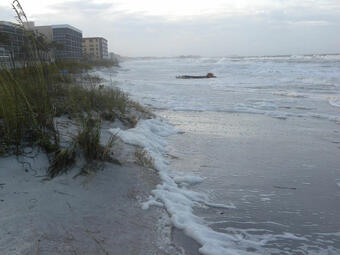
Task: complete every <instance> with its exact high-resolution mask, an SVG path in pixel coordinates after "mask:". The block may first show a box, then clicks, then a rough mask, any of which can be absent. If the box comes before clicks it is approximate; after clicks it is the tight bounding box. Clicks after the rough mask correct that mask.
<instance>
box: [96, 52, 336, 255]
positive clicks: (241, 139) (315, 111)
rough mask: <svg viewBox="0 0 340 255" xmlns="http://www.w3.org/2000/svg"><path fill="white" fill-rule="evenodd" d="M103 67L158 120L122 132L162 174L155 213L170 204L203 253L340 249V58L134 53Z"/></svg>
mask: <svg viewBox="0 0 340 255" xmlns="http://www.w3.org/2000/svg"><path fill="white" fill-rule="evenodd" d="M208 72H211V73H214V74H215V75H216V77H217V78H214V79H202V80H200V79H198V80H190V79H188V80H183V79H176V76H177V75H185V74H188V75H205V74H207V73H208ZM99 73H100V75H101V76H103V77H105V78H106V79H107V80H108V82H107V85H108V86H117V87H119V88H121V89H122V90H123V91H125V92H127V93H129V94H130V96H131V97H132V98H133V99H135V100H137V101H139V102H140V103H142V104H143V105H146V106H147V107H149V108H151V109H152V111H153V112H155V113H156V115H157V116H159V117H158V118H157V119H156V120H146V121H142V122H141V123H140V124H138V126H137V127H136V129H134V130H131V131H121V134H120V135H121V137H122V138H123V140H124V139H125V141H127V142H129V143H132V144H136V145H139V146H142V147H144V148H146V149H147V150H148V151H149V152H150V154H151V155H152V156H153V158H154V159H155V165H156V168H157V169H158V170H159V173H160V176H161V179H162V181H163V183H161V184H160V185H158V187H157V189H156V190H154V191H153V192H152V194H151V197H150V200H149V201H147V202H146V203H145V204H144V207H145V209H147V208H148V207H149V206H163V207H165V209H166V210H167V211H168V213H169V215H170V216H171V221H172V223H173V224H174V226H175V227H177V228H179V229H181V230H182V231H183V232H184V233H185V234H186V235H188V236H189V237H191V238H193V239H194V240H195V241H196V242H197V243H198V244H199V246H200V247H201V248H200V249H199V252H200V253H201V254H211V255H218V254H223V255H225V254H287V255H288V254H289V255H291V254H296V255H298V254H325V255H326V254H330V255H333V254H334V255H338V254H340V55H309V56H266V57H214V58H203V57H178V58H134V59H129V60H127V61H124V62H122V63H121V68H119V69H111V70H106V71H100V72H99ZM160 119H162V121H161V120H160Z"/></svg>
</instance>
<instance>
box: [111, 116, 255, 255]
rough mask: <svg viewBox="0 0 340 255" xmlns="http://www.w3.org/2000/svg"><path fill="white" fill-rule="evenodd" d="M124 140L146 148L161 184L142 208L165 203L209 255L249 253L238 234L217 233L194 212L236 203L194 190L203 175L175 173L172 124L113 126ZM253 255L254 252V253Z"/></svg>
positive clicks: (176, 221) (154, 121) (173, 218)
mask: <svg viewBox="0 0 340 255" xmlns="http://www.w3.org/2000/svg"><path fill="white" fill-rule="evenodd" d="M111 132H112V133H114V134H116V135H117V136H119V137H120V138H121V139H122V140H123V141H124V142H125V143H128V144H132V145H136V146H140V147H142V148H144V149H145V150H147V151H148V152H149V153H150V155H151V156H152V157H153V159H154V163H155V167H156V169H157V170H158V172H159V175H160V178H161V181H162V183H161V184H158V185H157V187H156V189H154V190H153V191H152V192H151V193H152V196H150V197H149V199H148V200H147V201H145V202H144V203H143V204H142V208H143V209H148V208H149V207H150V206H159V207H161V206H164V207H165V208H166V210H167V211H168V213H169V214H170V216H171V221H172V223H173V225H174V226H175V227H177V228H179V229H181V230H183V231H184V232H185V233H186V234H187V235H188V236H190V237H192V238H193V239H194V240H196V241H197V242H198V243H199V244H201V246H202V247H201V248H200V249H199V252H200V253H201V254H206V255H226V254H232V255H233V254H242V255H243V254H244V255H246V254H250V253H249V252H246V251H241V250H239V249H238V248H237V247H236V245H235V243H237V242H238V241H240V240H239V237H237V236H234V235H230V234H226V233H220V232H216V231H214V230H213V229H211V228H210V227H209V226H208V224H207V223H206V222H205V221H204V220H203V219H202V218H200V217H198V216H196V215H195V214H194V213H193V208H194V207H195V206H201V207H215V208H225V209H233V208H236V207H235V206H234V205H233V204H230V205H223V204H214V203H210V202H209V198H208V196H207V195H206V194H202V193H199V192H196V191H192V190H190V189H189V188H188V186H190V185H192V184H197V183H199V182H201V181H203V178H201V177H198V176H193V175H184V174H183V173H181V174H176V172H175V171H172V170H171V169H170V167H169V162H168V161H167V160H166V158H165V154H166V146H167V142H166V140H165V137H166V136H169V135H172V134H175V133H177V132H178V131H176V130H175V129H174V128H173V127H172V126H171V125H169V124H167V123H165V122H163V121H162V120H159V119H150V120H142V121H140V122H139V123H138V124H137V126H136V127H135V128H132V129H128V130H120V129H111ZM251 254H253V255H254V253H251Z"/></svg>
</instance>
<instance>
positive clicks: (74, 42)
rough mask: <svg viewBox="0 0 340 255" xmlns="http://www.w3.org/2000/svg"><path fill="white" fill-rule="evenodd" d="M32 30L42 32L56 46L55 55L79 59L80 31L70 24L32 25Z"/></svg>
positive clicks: (80, 53)
mask: <svg viewBox="0 0 340 255" xmlns="http://www.w3.org/2000/svg"><path fill="white" fill-rule="evenodd" d="M34 30H35V31H37V32H39V33H40V34H43V35H44V36H45V38H46V39H47V40H48V41H53V42H55V43H56V44H58V45H59V46H58V47H56V50H55V57H56V58H57V59H58V58H62V59H72V60H75V59H80V58H81V57H82V37H83V34H82V31H81V30H79V29H77V28H75V27H73V26H70V25H67V24H65V25H51V26H34Z"/></svg>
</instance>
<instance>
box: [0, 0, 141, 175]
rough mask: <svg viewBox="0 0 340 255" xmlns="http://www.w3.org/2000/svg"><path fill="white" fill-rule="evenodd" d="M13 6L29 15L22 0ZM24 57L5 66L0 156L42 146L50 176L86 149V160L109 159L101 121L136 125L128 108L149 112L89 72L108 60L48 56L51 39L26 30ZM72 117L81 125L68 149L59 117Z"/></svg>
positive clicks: (0, 77)
mask: <svg viewBox="0 0 340 255" xmlns="http://www.w3.org/2000/svg"><path fill="white" fill-rule="evenodd" d="M15 3H16V4H13V8H14V9H15V10H16V13H17V15H18V17H17V19H18V20H19V21H21V23H22V27H24V26H23V23H24V21H23V19H25V17H26V16H25V14H22V13H24V12H23V10H22V9H21V6H20V4H19V5H18V1H15ZM25 36H26V37H27V38H25V48H24V51H25V58H24V59H22V60H21V64H20V66H19V67H18V65H17V63H15V62H14V61H13V62H12V64H11V66H10V67H8V65H7V66H6V67H5V66H3V67H2V68H0V155H11V154H15V155H21V154H23V153H24V148H25V147H27V146H30V147H39V148H43V149H44V150H45V151H46V153H48V154H49V155H50V158H51V160H50V161H51V166H50V168H49V171H48V173H49V175H50V176H51V177H54V176H56V175H58V174H60V173H63V172H65V171H66V169H67V168H68V167H69V166H70V165H72V164H73V163H74V161H75V157H76V156H75V153H76V151H81V152H82V154H83V155H84V157H85V158H86V160H87V161H93V160H109V157H108V156H107V155H108V149H109V148H110V147H112V143H113V142H114V141H115V139H114V138H111V139H110V140H109V142H108V144H107V145H106V146H102V145H100V137H101V132H100V130H101V123H102V120H110V121H114V120H116V119H119V120H121V121H122V122H124V123H125V124H128V125H129V126H130V127H132V126H135V125H136V123H137V121H138V120H137V119H136V117H135V116H130V115H129V114H127V112H128V110H127V109H128V108H129V109H130V108H131V109H134V110H135V111H139V110H141V111H142V112H144V113H145V112H147V111H146V110H145V109H144V108H143V107H142V106H140V105H139V104H137V103H135V102H133V101H132V100H130V99H129V97H128V96H127V94H125V93H124V92H122V91H121V90H119V89H118V88H113V87H105V86H104V85H103V84H102V82H103V81H102V79H101V78H100V77H98V76H94V75H91V74H89V72H88V71H89V70H91V69H92V68H94V67H112V66H114V65H117V63H115V62H112V61H107V60H98V61H93V60H84V61H65V60H60V59H59V60H57V61H55V62H53V61H51V60H50V59H48V58H46V56H48V52H47V51H48V50H49V47H48V45H47V44H48V43H47V42H44V41H43V40H42V39H41V38H40V37H38V36H36V35H35V34H34V33H32V32H30V31H25ZM65 70H66V71H65ZM61 116H67V117H68V118H69V119H71V120H72V121H74V122H75V123H76V125H77V126H78V134H75V135H74V142H73V143H72V144H71V145H70V147H69V148H63V147H62V146H61V145H60V136H59V131H58V127H57V126H56V122H55V119H56V118H57V117H61Z"/></svg>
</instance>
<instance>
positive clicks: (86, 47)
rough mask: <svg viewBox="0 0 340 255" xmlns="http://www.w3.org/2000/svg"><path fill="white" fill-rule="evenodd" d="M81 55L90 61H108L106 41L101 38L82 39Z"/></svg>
mask: <svg viewBox="0 0 340 255" xmlns="http://www.w3.org/2000/svg"><path fill="white" fill-rule="evenodd" d="M83 55H84V56H85V57H89V58H92V59H108V58H109V52H108V48H107V40H106V39H105V38H103V37H84V38H83Z"/></svg>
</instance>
